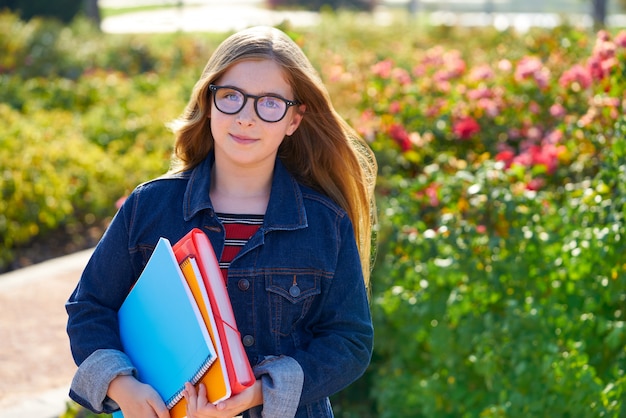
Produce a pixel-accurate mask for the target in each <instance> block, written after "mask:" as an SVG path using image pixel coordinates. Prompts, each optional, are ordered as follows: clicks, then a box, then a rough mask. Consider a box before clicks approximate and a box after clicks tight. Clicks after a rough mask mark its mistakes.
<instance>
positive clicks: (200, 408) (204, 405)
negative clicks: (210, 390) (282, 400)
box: [184, 380, 263, 418]
mask: <svg viewBox="0 0 626 418" xmlns="http://www.w3.org/2000/svg"><path fill="white" fill-rule="evenodd" d="M184 395H185V399H186V400H187V418H232V417H235V416H237V415H239V414H241V413H242V412H243V411H247V410H248V409H250V408H252V407H255V406H257V405H261V404H262V403H263V385H262V383H261V381H260V380H257V381H256V382H254V384H253V385H252V386H250V387H249V388H248V389H246V390H244V391H243V392H241V393H240V394H238V395H235V396H231V397H230V398H228V399H226V400H225V401H221V402H218V403H217V405H213V404H212V403H211V402H209V401H208V399H207V395H206V387H205V386H204V385H203V384H202V383H201V384H200V387H199V388H198V391H197V392H196V388H195V387H194V386H193V385H192V384H191V383H187V384H186V385H185V392H184Z"/></svg>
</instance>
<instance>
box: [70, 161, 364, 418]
mask: <svg viewBox="0 0 626 418" xmlns="http://www.w3.org/2000/svg"><path fill="white" fill-rule="evenodd" d="M212 163H213V157H212V155H209V156H208V157H207V158H206V159H205V161H204V162H203V163H202V164H200V165H199V166H197V167H196V168H195V169H193V170H191V171H189V172H184V173H179V174H174V175H168V176H165V177H161V178H159V179H156V180H153V181H150V182H147V183H145V184H143V185H140V186H139V187H137V188H136V189H135V190H134V191H133V193H132V194H131V195H130V196H129V197H128V199H127V200H126V201H125V203H124V205H123V206H122V208H121V209H120V211H119V212H118V213H117V214H116V216H115V217H114V219H113V221H112V222H111V225H110V226H109V228H108V229H107V231H106V232H105V234H104V236H103V238H102V240H101V241H100V243H99V244H98V246H97V247H96V249H95V251H94V253H93V256H92V258H91V260H90V261H89V263H88V265H87V267H86V268H85V271H84V272H83V275H82V277H81V280H80V282H79V284H78V286H77V287H76V289H75V291H74V292H73V294H72V295H71V297H70V299H69V301H68V303H67V305H66V309H67V312H68V314H69V320H68V326H67V330H68V334H69V336H70V342H71V348H72V353H73V356H74V360H75V361H76V363H77V364H78V365H79V366H80V365H81V364H82V363H83V362H84V361H85V360H86V359H88V358H89V357H90V356H92V354H94V353H96V352H101V353H102V352H103V353H110V352H111V350H113V352H114V351H115V350H120V351H121V350H122V346H121V343H120V339H119V335H118V328H117V310H118V308H119V307H120V305H121V304H122V302H123V300H124V298H125V296H126V294H127V293H128V291H129V289H130V288H131V287H132V285H133V283H134V282H135V280H136V279H137V277H138V276H139V274H140V273H141V271H142V269H143V267H144V266H145V264H146V262H147V260H148V258H149V257H150V255H151V254H152V251H153V249H154V247H155V245H156V243H157V241H158V239H159V237H161V236H163V237H165V238H168V239H169V240H170V241H171V242H172V243H174V242H176V241H178V240H179V239H180V238H182V237H183V236H184V235H185V234H186V233H187V232H189V231H190V230H191V229H192V228H200V229H202V230H203V231H204V232H205V233H206V234H207V236H208V237H209V239H210V241H211V243H212V245H213V248H214V250H215V253H216V255H217V257H218V258H219V257H220V254H221V253H222V250H223V247H224V227H223V226H222V224H221V223H220V221H219V219H218V218H217V216H216V215H215V212H214V210H213V207H212V205H211V200H210V198H209V189H210V184H211V167H212ZM227 287H228V293H229V296H230V299H231V303H232V305H233V310H234V313H235V318H236V320H237V326H238V328H239V331H240V333H241V335H242V338H243V343H244V346H245V348H246V352H247V355H248V358H249V360H250V363H251V364H252V365H253V366H256V365H258V364H259V363H261V362H262V361H263V360H264V359H266V358H268V357H273V356H283V357H290V358H293V359H294V360H296V362H297V364H298V365H299V366H300V367H301V369H302V372H303V374H304V382H303V386H302V392H301V397H300V401H299V407H298V410H297V413H296V415H295V416H296V417H332V416H333V415H332V410H331V408H330V403H329V402H328V396H330V395H332V394H333V393H335V392H337V391H339V390H341V389H343V388H345V387H346V386H347V385H349V384H350V383H352V382H353V381H354V380H356V379H357V378H358V377H359V376H361V375H362V373H363V372H364V371H365V369H366V368H367V366H368V364H369V361H370V357H371V351H372V342H373V329H372V323H371V317H370V311H369V305H368V300H367V293H366V290H365V287H364V284H363V276H362V271H361V264H360V259H359V254H358V250H357V246H356V243H355V238H354V233H353V229H352V224H351V222H350V219H349V217H348V216H347V214H346V213H345V211H343V210H342V209H341V208H340V207H339V206H338V205H336V204H335V203H334V202H332V201H331V200H330V199H328V198H327V197H325V196H323V195H321V194H320V193H318V192H316V191H313V190H311V189H309V188H307V187H304V186H302V185H300V184H299V183H297V182H296V180H295V179H294V178H293V177H292V176H291V175H290V174H289V173H288V172H287V170H286V168H285V167H284V166H283V164H282V163H281V162H280V160H277V162H276V166H275V170H274V177H273V183H272V191H271V195H270V200H269V204H268V208H267V211H266V213H265V218H264V223H263V225H262V227H261V228H260V229H259V231H258V232H257V233H256V234H255V235H254V236H253V237H252V238H251V239H250V240H249V241H248V243H247V244H246V246H245V247H244V248H242V250H241V251H240V253H239V254H238V255H237V257H236V258H235V259H234V260H233V261H232V263H231V265H230V269H229V273H228V280H227ZM98 350H100V351H98ZM96 357H97V353H96ZM86 363H89V362H86ZM123 369H124V370H125V368H124V367H120V368H119V370H120V373H125V372H127V371H123ZM79 372H80V367H79ZM105 374H106V373H105ZM113 377H114V376H108V377H107V378H108V379H109V380H108V381H107V382H106V383H107V385H108V382H109V381H110V379H112V378H113ZM80 390H81V389H80V388H79V387H77V386H74V385H73V387H72V390H71V393H70V395H71V396H72V397H73V399H75V400H77V401H78V402H79V403H82V404H83V405H85V404H86V405H85V406H87V407H89V408H91V409H98V408H97V405H93V402H92V403H89V401H87V399H89V398H88V396H86V395H85V394H81V393H79V391H80ZM105 393H106V392H105ZM264 395H265V393H264ZM265 402H267V399H265ZM109 405H111V404H109ZM111 408H115V405H114V403H113V404H112V406H107V404H106V403H105V404H104V407H103V409H104V410H107V409H111ZM107 412H110V411H107Z"/></svg>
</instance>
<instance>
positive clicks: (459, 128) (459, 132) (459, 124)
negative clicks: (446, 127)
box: [452, 116, 480, 140]
mask: <svg viewBox="0 0 626 418" xmlns="http://www.w3.org/2000/svg"><path fill="white" fill-rule="evenodd" d="M452 132H454V134H455V135H456V136H457V137H458V138H459V139H462V140H467V139H470V138H471V137H472V136H473V135H475V134H477V133H478V132H480V125H479V124H478V122H476V120H474V119H473V118H471V117H469V116H467V117H464V118H462V119H459V120H457V121H456V122H455V123H454V126H453V127H452Z"/></svg>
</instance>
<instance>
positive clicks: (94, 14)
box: [84, 0, 100, 28]
mask: <svg viewBox="0 0 626 418" xmlns="http://www.w3.org/2000/svg"><path fill="white" fill-rule="evenodd" d="M84 1H85V3H84V4H85V15H86V16H87V17H88V18H89V19H90V20H91V21H93V23H94V25H96V26H97V27H98V28H99V27H100V8H99V7H98V0H84Z"/></svg>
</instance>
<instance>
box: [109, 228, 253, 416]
mask: <svg viewBox="0 0 626 418" xmlns="http://www.w3.org/2000/svg"><path fill="white" fill-rule="evenodd" d="M118 320H119V327H120V337H121V340H122V345H123V347H124V352H125V353H126V354H127V355H128V357H129V358H130V360H131V361H132V363H133V365H134V366H135V368H136V369H137V378H138V379H139V380H140V381H141V382H143V383H147V384H150V385H151V386H152V387H153V388H154V389H155V390H156V391H157V392H158V393H159V395H160V396H161V398H162V399H163V400H164V402H165V404H166V405H167V407H168V408H169V409H170V416H171V417H173V418H182V417H185V416H186V407H187V405H186V401H185V399H184V397H183V390H184V385H185V383H186V382H191V383H192V384H194V385H196V386H197V385H199V384H200V383H203V384H204V385H205V386H206V388H207V396H208V399H209V401H210V402H213V403H217V402H219V401H221V400H224V399H228V398H229V397H230V396H232V395H235V394H237V393H240V392H241V391H243V390H244V389H245V388H247V387H250V386H251V385H252V384H253V383H254V381H255V378H254V374H253V372H252V368H251V367H250V363H249V361H248V358H247V356H246V353H245V349H244V348H243V344H242V342H241V337H240V334H239V331H238V329H237V325H236V322H235V316H234V314H233V310H232V306H231V304H230V299H229V297H228V293H227V291H226V286H225V285H224V280H223V279H222V275H221V272H220V269H219V264H218V262H217V259H216V257H215V253H214V251H213V248H212V246H211V243H210V241H209V239H208V238H207V236H206V235H205V234H204V233H203V232H202V231H201V230H200V229H197V228H195V229H193V230H192V231H190V232H189V233H188V234H187V235H186V236H185V237H183V238H182V239H181V240H180V241H179V242H177V243H176V244H175V245H174V246H172V245H171V243H170V242H169V241H168V240H167V239H166V238H160V239H159V242H158V243H157V246H156V248H155V250H154V252H153V254H152V256H151V257H150V259H149V260H148V263H147V264H146V266H145V268H144V270H143V272H142V273H141V275H140V276H139V279H138V280H137V282H136V283H135V285H134V286H133V288H132V289H131V291H130V292H129V294H128V296H127V297H126V300H125V301H124V303H123V304H122V306H121V308H120V310H119V312H118ZM122 416H123V415H122V414H121V412H117V413H116V414H114V417H122Z"/></svg>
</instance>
